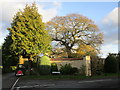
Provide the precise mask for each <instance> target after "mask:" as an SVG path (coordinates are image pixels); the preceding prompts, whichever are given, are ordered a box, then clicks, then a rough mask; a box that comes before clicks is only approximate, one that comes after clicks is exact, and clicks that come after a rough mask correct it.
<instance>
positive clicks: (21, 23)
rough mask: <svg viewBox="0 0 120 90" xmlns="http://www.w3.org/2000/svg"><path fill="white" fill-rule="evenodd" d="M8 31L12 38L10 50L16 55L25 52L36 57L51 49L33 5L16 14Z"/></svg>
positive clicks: (39, 16)
mask: <svg viewBox="0 0 120 90" xmlns="http://www.w3.org/2000/svg"><path fill="white" fill-rule="evenodd" d="M8 30H9V31H10V36H11V38H12V45H11V50H12V51H14V53H15V54H16V55H19V54H21V53H22V52H23V50H25V51H26V53H27V54H28V55H32V56H36V55H39V54H40V53H45V52H49V51H50V49H51V45H50V43H51V37H50V36H49V34H48V31H47V30H45V24H44V23H43V22H42V16H41V15H40V14H39V13H38V9H37V7H36V4H35V3H33V4H32V5H31V6H30V5H26V7H25V8H24V9H23V10H20V11H19V12H17V13H16V15H15V16H14V18H13V21H12V23H11V27H10V28H8Z"/></svg>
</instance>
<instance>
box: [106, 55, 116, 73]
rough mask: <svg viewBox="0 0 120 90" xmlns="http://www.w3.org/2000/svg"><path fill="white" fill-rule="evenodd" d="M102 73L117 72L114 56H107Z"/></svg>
mask: <svg viewBox="0 0 120 90" xmlns="http://www.w3.org/2000/svg"><path fill="white" fill-rule="evenodd" d="M104 71H105V73H116V72H117V60H116V58H115V57H114V56H111V55H109V56H108V57H107V58H106V59H105V65H104Z"/></svg>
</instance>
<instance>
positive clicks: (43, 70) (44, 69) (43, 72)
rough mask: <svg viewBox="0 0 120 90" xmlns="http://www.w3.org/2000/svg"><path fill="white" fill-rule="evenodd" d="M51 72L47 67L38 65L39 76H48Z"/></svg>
mask: <svg viewBox="0 0 120 90" xmlns="http://www.w3.org/2000/svg"><path fill="white" fill-rule="evenodd" d="M50 72H51V67H50V66H49V65H40V66H39V73H40V74H41V75H49V74H50Z"/></svg>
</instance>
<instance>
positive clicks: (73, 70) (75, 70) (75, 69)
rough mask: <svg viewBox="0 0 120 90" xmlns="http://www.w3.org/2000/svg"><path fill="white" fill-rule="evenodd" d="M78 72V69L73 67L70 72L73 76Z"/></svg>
mask: <svg viewBox="0 0 120 90" xmlns="http://www.w3.org/2000/svg"><path fill="white" fill-rule="evenodd" d="M78 71H79V70H78V68H76V67H73V68H72V71H71V72H72V73H73V74H76V73H78Z"/></svg>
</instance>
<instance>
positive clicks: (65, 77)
mask: <svg viewBox="0 0 120 90" xmlns="http://www.w3.org/2000/svg"><path fill="white" fill-rule="evenodd" d="M109 77H118V73H106V74H103V75H96V76H92V77H89V76H85V75H31V76H24V77H22V79H47V80H72V79H74V80H79V79H80V80H82V79H100V78H109Z"/></svg>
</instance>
